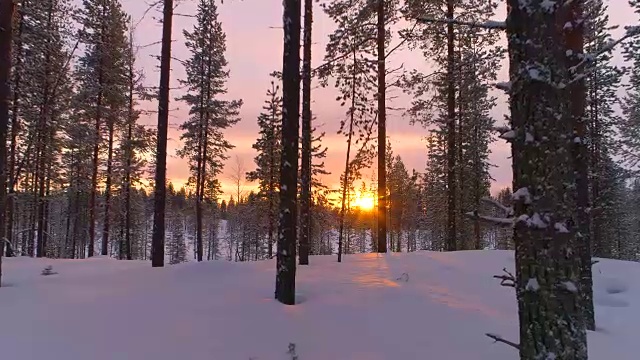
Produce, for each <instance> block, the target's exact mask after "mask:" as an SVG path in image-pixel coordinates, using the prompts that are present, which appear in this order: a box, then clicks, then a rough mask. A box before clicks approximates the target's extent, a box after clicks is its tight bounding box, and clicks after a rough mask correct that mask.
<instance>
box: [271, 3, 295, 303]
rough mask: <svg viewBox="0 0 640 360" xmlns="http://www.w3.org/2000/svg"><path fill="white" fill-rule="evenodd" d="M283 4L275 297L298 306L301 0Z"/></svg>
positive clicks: (282, 301)
mask: <svg viewBox="0 0 640 360" xmlns="http://www.w3.org/2000/svg"><path fill="white" fill-rule="evenodd" d="M283 5H284V16H283V22H284V54H283V59H282V62H283V64H282V85H283V86H282V92H283V98H282V104H283V107H282V157H281V159H282V160H281V161H280V215H279V216H280V221H279V223H278V249H277V258H276V272H277V274H276V291H275V298H276V299H277V300H278V301H280V302H281V303H283V304H286V305H294V304H295V290H296V240H297V234H296V226H297V204H296V194H297V192H298V191H297V189H298V136H299V135H298V124H299V118H300V0H284V1H283Z"/></svg>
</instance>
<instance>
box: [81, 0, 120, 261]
mask: <svg viewBox="0 0 640 360" xmlns="http://www.w3.org/2000/svg"><path fill="white" fill-rule="evenodd" d="M79 22H80V24H81V25H82V28H83V30H82V31H81V41H82V43H83V44H84V45H85V47H86V48H87V51H86V52H85V55H84V56H82V57H81V58H80V61H79V65H78V68H77V69H76V73H77V75H76V76H77V78H78V80H79V82H80V86H79V88H80V89H81V90H80V91H79V93H78V100H77V103H78V104H79V106H80V109H79V110H80V111H81V112H82V113H83V118H84V119H85V120H87V121H89V120H92V121H93V123H94V138H93V139H92V144H93V164H92V168H93V173H92V177H91V182H92V185H91V187H92V188H91V196H90V205H89V206H90V208H89V245H88V246H89V250H88V256H93V253H94V244H95V223H96V204H97V193H98V177H99V168H100V163H101V161H100V152H101V149H102V147H103V146H104V133H105V132H106V147H107V159H106V166H107V171H106V178H105V213H104V222H103V224H104V228H103V231H102V246H101V254H102V255H107V254H108V243H109V229H110V228H109V227H110V223H111V222H110V216H111V213H110V210H111V206H110V205H111V202H110V201H111V185H112V180H113V152H114V141H115V139H114V135H115V127H116V125H117V124H118V123H119V121H120V119H121V116H120V115H121V113H122V112H123V111H124V109H126V106H127V103H128V101H127V93H128V91H127V78H128V76H127V75H128V70H127V61H126V59H127V56H126V54H127V51H128V49H129V45H128V44H127V35H126V34H127V22H128V19H127V16H126V14H125V13H124V12H123V10H122V7H121V5H120V3H119V2H118V1H117V0H84V1H83V7H82V9H81V11H80V18H79Z"/></svg>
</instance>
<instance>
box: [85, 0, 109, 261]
mask: <svg viewBox="0 0 640 360" xmlns="http://www.w3.org/2000/svg"><path fill="white" fill-rule="evenodd" d="M105 7H106V5H103V7H102V16H103V17H104V16H106V14H105V13H106V10H105ZM104 32H105V29H104V24H102V27H101V32H100V39H101V43H104V40H105V38H104ZM103 60H104V59H103V57H102V54H100V56H99V59H98V96H97V100H96V118H95V129H94V136H95V138H94V139H93V141H94V144H93V163H92V166H93V169H92V170H93V171H92V173H91V195H90V197H89V252H88V254H87V256H88V257H92V256H93V253H94V248H95V242H96V197H97V192H98V167H99V166H98V165H99V159H100V140H101V138H102V136H101V134H100V127H101V126H102V101H103V95H104V94H103V89H102V87H103V83H104V70H103Z"/></svg>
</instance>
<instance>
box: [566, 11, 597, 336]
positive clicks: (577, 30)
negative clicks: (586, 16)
mask: <svg viewBox="0 0 640 360" xmlns="http://www.w3.org/2000/svg"><path fill="white" fill-rule="evenodd" d="M569 8H570V10H569V13H568V14H567V17H568V19H569V21H578V20H577V19H583V13H582V8H581V7H580V6H579V5H576V4H571V5H569ZM580 22H581V24H583V22H582V21H580ZM564 34H565V39H564V40H565V43H566V46H567V51H571V52H572V53H573V54H582V53H583V52H584V27H583V26H581V25H579V26H575V27H573V28H571V30H568V31H565V33H564ZM565 59H566V60H567V61H568V64H567V66H568V67H571V66H575V65H576V64H577V63H578V62H579V61H581V60H580V59H578V58H577V57H565ZM570 96H571V108H570V111H571V115H572V122H573V126H574V128H573V132H574V134H575V136H576V137H577V139H578V141H575V140H574V141H572V144H573V149H572V152H573V158H574V168H575V178H576V188H577V212H578V214H577V216H576V221H577V224H576V225H577V228H578V233H577V235H576V237H577V249H578V253H579V256H580V261H581V266H580V295H581V297H580V308H581V311H582V316H583V317H584V321H585V324H586V328H587V330H591V331H594V330H595V329H596V325H595V313H594V308H593V277H592V276H593V275H592V265H591V215H590V214H589V212H588V211H589V207H590V204H589V149H588V147H587V143H586V141H585V140H586V137H587V126H586V118H585V113H584V109H585V100H586V86H585V82H584V80H580V81H576V82H575V83H574V84H573V85H572V87H571V92H570Z"/></svg>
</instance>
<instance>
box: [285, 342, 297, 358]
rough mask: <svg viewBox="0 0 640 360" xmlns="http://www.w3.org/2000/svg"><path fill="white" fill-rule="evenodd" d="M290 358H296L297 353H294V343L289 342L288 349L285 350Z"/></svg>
mask: <svg viewBox="0 0 640 360" xmlns="http://www.w3.org/2000/svg"><path fill="white" fill-rule="evenodd" d="M287 355H289V359H290V360H298V354H296V344H294V343H289V351H287Z"/></svg>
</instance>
